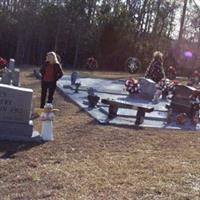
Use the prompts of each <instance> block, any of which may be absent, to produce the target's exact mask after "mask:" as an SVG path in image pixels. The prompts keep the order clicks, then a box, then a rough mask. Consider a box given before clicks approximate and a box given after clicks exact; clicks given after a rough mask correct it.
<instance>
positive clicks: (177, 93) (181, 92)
mask: <svg viewBox="0 0 200 200" xmlns="http://www.w3.org/2000/svg"><path fill="white" fill-rule="evenodd" d="M195 90H196V89H195V88H193V87H190V86H185V85H177V86H176V88H175V90H174V94H173V96H172V101H171V107H172V109H173V110H174V111H176V112H179V113H187V114H188V115H189V116H190V115H191V111H192V103H191V98H190V97H191V95H192V94H193V92H194V91H195Z"/></svg>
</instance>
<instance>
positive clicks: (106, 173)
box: [0, 69, 200, 200]
mask: <svg viewBox="0 0 200 200" xmlns="http://www.w3.org/2000/svg"><path fill="white" fill-rule="evenodd" d="M31 72H32V69H30V70H23V71H22V73H21V77H22V78H21V79H22V85H23V86H25V87H30V88H32V89H33V90H34V95H33V105H34V106H35V107H38V106H39V97H40V82H39V81H38V80H36V79H35V78H34V77H33V76H32V75H31V74H32V73H31ZM93 73H94V72H93ZM94 75H95V73H94ZM100 75H101V76H103V77H105V74H104V73H103V72H98V74H97V76H100ZM107 76H110V77H113V75H112V74H109V73H107ZM54 101H55V108H59V109H60V112H59V113H57V114H56V121H55V123H54V132H55V141H53V142H49V143H43V144H38V143H33V144H26V143H10V142H0V156H1V160H0V199H2V200H4V199H5V200H9V199H16V200H18V199H20V200H29V199H34V200H35V199H38V200H39V199H52V200H62V199H63V200H65V199H69V200H79V199H83V200H129V199H130V200H134V199H138V200H147V199H148V200H152V199H176V200H189V199H196V200H198V199H200V167H199V166H200V160H199V157H200V145H199V142H200V138H199V133H198V132H185V131H174V130H170V131H169V130H159V129H144V130H134V129H132V128H130V127H129V128H128V127H114V126H102V125H98V124H97V123H96V122H94V120H93V119H92V118H90V117H89V116H88V115H87V114H86V113H85V112H83V111H82V110H81V109H80V108H79V107H77V106H76V105H74V104H73V103H72V102H71V101H70V100H69V99H64V98H63V97H62V96H60V95H59V94H58V93H57V92H56V94H55V100H54ZM34 124H35V129H36V130H40V128H41V127H40V123H39V121H38V120H35V121H34Z"/></svg>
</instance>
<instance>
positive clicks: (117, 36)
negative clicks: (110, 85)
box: [0, 0, 200, 70]
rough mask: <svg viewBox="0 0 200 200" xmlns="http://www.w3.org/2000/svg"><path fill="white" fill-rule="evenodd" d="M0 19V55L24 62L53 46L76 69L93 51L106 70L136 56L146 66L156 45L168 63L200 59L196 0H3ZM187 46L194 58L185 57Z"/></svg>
mask: <svg viewBox="0 0 200 200" xmlns="http://www.w3.org/2000/svg"><path fill="white" fill-rule="evenodd" d="M177 13H180V15H181V17H180V19H177ZM0 24H1V29H0V56H2V57H5V58H7V59H9V58H11V57H12V58H15V59H16V62H17V63H18V64H19V65H21V64H34V65H38V64H41V63H42V62H43V61H44V59H45V55H46V52H48V51H55V52H56V53H58V54H59V55H60V57H61V59H62V63H63V66H66V67H71V68H84V66H85V63H86V60H87V58H88V57H91V56H93V57H95V58H96V59H97V60H98V63H99V66H100V68H101V69H108V70H123V69H124V66H125V63H126V60H127V58H128V57H130V56H134V57H137V58H138V59H139V60H140V61H141V63H142V65H141V70H144V69H145V68H146V67H147V65H148V63H149V61H150V59H151V57H152V54H153V51H155V50H161V51H162V52H163V53H164V55H165V65H166V66H169V65H174V66H176V67H177V68H180V67H187V66H189V65H192V67H198V63H199V61H200V56H199V55H198V53H199V52H200V51H199V49H200V10H199V7H198V5H197V4H196V2H195V1H194V0H193V1H192V0H184V1H177V0H165V1H163V0H126V1H125V0H34V1H32V0H0ZM177 27H178V29H177ZM174 35H177V39H176V37H175V36H174ZM186 50H187V51H188V50H190V51H192V52H193V55H194V56H193V59H191V60H189V59H188V58H185V57H184V56H183V52H184V51H186Z"/></svg>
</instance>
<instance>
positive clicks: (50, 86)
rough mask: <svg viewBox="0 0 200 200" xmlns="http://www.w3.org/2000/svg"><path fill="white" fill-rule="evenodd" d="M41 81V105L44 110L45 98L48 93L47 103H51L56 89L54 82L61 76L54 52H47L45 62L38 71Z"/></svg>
mask: <svg viewBox="0 0 200 200" xmlns="http://www.w3.org/2000/svg"><path fill="white" fill-rule="evenodd" d="M40 73H41V75H42V79H41V104H40V108H44V105H45V103H46V96H47V93H48V101H47V102H48V103H52V102H53V95H54V92H55V89H56V81H57V80H58V79H60V78H61V77H62V76H63V71H62V67H61V65H60V63H59V61H58V59H57V56H56V53H55V52H53V51H52V52H49V53H47V56H46V62H45V64H44V65H43V66H42V68H41V69H40Z"/></svg>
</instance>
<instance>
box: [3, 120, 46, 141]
mask: <svg viewBox="0 0 200 200" xmlns="http://www.w3.org/2000/svg"><path fill="white" fill-rule="evenodd" d="M0 140H9V141H26V142H31V141H41V140H42V139H41V137H40V135H39V133H37V132H34V131H33V125H32V121H30V122H29V124H27V123H16V122H13V123H12V124H11V123H10V122H0Z"/></svg>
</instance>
